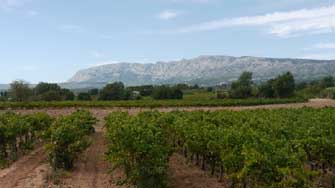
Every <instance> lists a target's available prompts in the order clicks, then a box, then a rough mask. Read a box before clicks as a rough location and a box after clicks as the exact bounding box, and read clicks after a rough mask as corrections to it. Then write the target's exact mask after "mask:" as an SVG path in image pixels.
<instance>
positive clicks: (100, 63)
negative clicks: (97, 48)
mask: <svg viewBox="0 0 335 188" xmlns="http://www.w3.org/2000/svg"><path fill="white" fill-rule="evenodd" d="M117 63H120V61H114V60H109V61H102V62H97V63H93V64H90V65H89V67H97V66H102V65H110V64H117Z"/></svg>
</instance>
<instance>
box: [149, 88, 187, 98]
mask: <svg viewBox="0 0 335 188" xmlns="http://www.w3.org/2000/svg"><path fill="white" fill-rule="evenodd" d="M152 98H154V99H156V100H160V99H183V92H182V91H181V90H180V89H178V88H176V87H169V86H157V87H155V88H154V90H153V92H152Z"/></svg>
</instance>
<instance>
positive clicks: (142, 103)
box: [0, 98, 306, 110]
mask: <svg viewBox="0 0 335 188" xmlns="http://www.w3.org/2000/svg"><path fill="white" fill-rule="evenodd" d="M302 102H306V99H303V98H289V99H258V98H255V99H224V100H223V99H211V100H209V99H197V100H193V99H184V100H129V101H126V100H124V101H58V102H45V101H41V102H38V101H37V102H0V109H4V110H6V109H35V108H69V107H76V108H78V107H79V108H81V107H82V108H93V107H94V108H110V107H124V108H131V107H138V108H159V107H191V106H198V107H199V106H208V107H214V106H256V105H269V104H288V103H302Z"/></svg>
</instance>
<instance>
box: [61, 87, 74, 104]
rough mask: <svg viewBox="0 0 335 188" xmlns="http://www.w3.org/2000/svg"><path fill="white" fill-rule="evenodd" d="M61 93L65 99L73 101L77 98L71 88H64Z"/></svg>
mask: <svg viewBox="0 0 335 188" xmlns="http://www.w3.org/2000/svg"><path fill="white" fill-rule="evenodd" d="M60 93H61V95H62V98H63V100H65V101H73V100H74V98H75V95H74V93H73V92H72V91H71V90H69V89H62V90H61V92H60Z"/></svg>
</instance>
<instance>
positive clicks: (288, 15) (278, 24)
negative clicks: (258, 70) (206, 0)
mask: <svg viewBox="0 0 335 188" xmlns="http://www.w3.org/2000/svg"><path fill="white" fill-rule="evenodd" d="M237 26H240V27H241V26H248V27H251V26H258V27H260V26H262V27H265V28H268V30H269V33H270V34H273V35H276V36H279V37H288V36H296V35H300V34H304V33H309V34H316V33H329V32H333V31H335V6H330V7H320V8H314V9H301V10H296V11H289V12H274V13H269V14H265V15H260V16H246V17H237V18H230V19H221V20H214V21H210V22H206V23H201V24H196V25H193V26H189V27H184V28H181V29H178V32H180V33H189V32H203V31H212V30H219V29H223V28H227V27H237Z"/></svg>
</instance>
